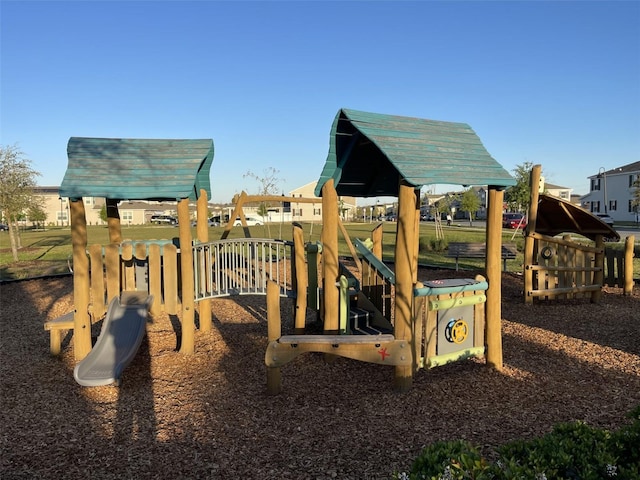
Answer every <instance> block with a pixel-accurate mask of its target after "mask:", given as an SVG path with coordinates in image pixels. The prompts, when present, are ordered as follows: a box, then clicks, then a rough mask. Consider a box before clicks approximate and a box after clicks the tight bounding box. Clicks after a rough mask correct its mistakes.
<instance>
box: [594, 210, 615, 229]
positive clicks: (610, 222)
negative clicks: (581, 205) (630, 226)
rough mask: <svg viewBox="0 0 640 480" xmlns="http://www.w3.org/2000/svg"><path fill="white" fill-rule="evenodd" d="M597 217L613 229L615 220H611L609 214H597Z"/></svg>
mask: <svg viewBox="0 0 640 480" xmlns="http://www.w3.org/2000/svg"><path fill="white" fill-rule="evenodd" d="M596 217H598V218H599V219H600V220H602V221H603V222H604V223H606V224H607V225H609V226H610V227H613V218H611V217H610V216H609V214H608V213H596Z"/></svg>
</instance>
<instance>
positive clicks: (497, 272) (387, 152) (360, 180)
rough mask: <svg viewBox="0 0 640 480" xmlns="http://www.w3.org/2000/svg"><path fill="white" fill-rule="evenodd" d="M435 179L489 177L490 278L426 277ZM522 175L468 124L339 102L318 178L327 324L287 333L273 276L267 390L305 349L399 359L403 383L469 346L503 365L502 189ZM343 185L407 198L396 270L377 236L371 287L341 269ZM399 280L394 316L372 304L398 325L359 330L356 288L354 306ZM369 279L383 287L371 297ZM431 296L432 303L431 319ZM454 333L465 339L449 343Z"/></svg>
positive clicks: (469, 181)
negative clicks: (427, 205)
mask: <svg viewBox="0 0 640 480" xmlns="http://www.w3.org/2000/svg"><path fill="white" fill-rule="evenodd" d="M427 184H460V185H488V186H489V192H488V199H489V202H488V214H487V234H486V240H487V241H486V243H487V245H486V269H485V275H486V277H485V278H481V279H480V278H478V279H467V280H465V281H462V282H455V281H446V280H443V281H442V282H441V283H440V284H429V285H427V284H425V285H422V284H421V283H419V279H418V278H417V258H418V245H419V241H418V240H419V238H418V236H419V220H420V209H419V206H420V203H419V192H420V187H421V186H422V185H427ZM514 184H515V180H514V179H513V178H512V177H511V176H510V175H509V174H508V173H507V172H506V171H505V170H504V169H503V168H502V167H501V166H500V165H499V164H498V163H497V162H496V161H495V160H494V159H493V158H492V157H491V156H490V155H489V154H488V152H487V151H486V150H485V149H484V146H483V145H482V143H481V142H480V140H479V138H478V137H477V136H476V134H475V133H474V132H473V131H472V130H471V128H470V127H469V126H468V125H465V124H457V123H448V122H434V121H429V120H422V119H416V118H408V117H398V116H390V115H379V114H373V113H366V112H358V111H354V110H345V109H342V110H340V111H339V112H338V114H337V115H336V117H335V120H334V122H333V125H332V129H331V135H330V147H329V154H328V156H327V161H326V163H325V166H324V169H323V171H322V174H321V177H320V181H319V182H318V185H317V187H316V195H318V196H321V197H322V219H323V230H322V237H321V245H322V252H321V255H322V261H321V275H320V277H321V279H322V284H321V285H320V286H319V289H320V292H319V294H318V298H319V299H320V309H321V316H322V323H323V332H324V333H323V334H322V335H301V334H298V332H296V334H294V335H282V332H281V326H280V325H281V323H280V312H279V303H278V301H277V296H276V293H277V290H276V289H275V286H271V284H270V286H268V291H267V304H268V311H269V313H268V324H269V327H268V336H269V346H268V348H267V352H266V355H265V363H266V364H267V391H268V392H269V393H271V394H275V393H278V392H279V391H280V390H281V371H280V369H281V367H282V366H283V365H285V364H286V363H287V362H289V361H290V360H291V359H292V358H294V357H296V356H297V355H299V354H300V353H304V352H321V353H326V354H331V355H339V356H345V357H349V358H354V359H358V360H362V361H367V362H373V363H379V364H384V365H392V366H394V371H395V374H394V385H395V388H396V389H397V390H399V391H406V390H408V389H409V388H410V386H411V384H412V379H413V374H414V373H415V371H417V370H418V369H419V368H421V367H423V366H435V365H439V364H442V363H446V362H449V361H453V360H457V359H459V358H466V357H468V356H475V355H482V354H484V355H485V357H486V360H487V363H488V364H489V365H490V366H492V367H494V368H496V369H501V368H502V342H501V333H500V329H501V326H500V323H501V318H500V288H501V287H500V285H501V268H500V267H501V242H502V237H501V233H502V222H501V221H502V200H503V189H504V188H505V187H507V186H510V185H514ZM338 194H339V195H348V196H354V197H372V196H394V197H397V198H398V221H397V231H396V244H395V245H396V246H395V255H394V266H395V272H393V274H391V273H390V270H389V269H388V268H385V267H384V266H383V264H382V262H381V259H382V256H381V251H380V249H381V244H380V243H379V242H378V243H376V241H375V240H372V242H373V246H372V254H371V255H369V254H366V253H365V254H364V255H363V259H364V260H363V261H364V263H366V264H367V269H368V272H367V275H366V277H367V278H368V279H371V278H372V276H371V272H372V271H377V272H378V273H380V278H379V279H378V280H379V281H378V280H376V281H375V282H369V281H367V282H364V281H363V288H362V291H359V290H357V289H354V291H353V292H349V291H348V290H349V289H350V285H351V284H353V285H357V283H356V282H350V280H349V279H348V278H346V276H342V275H341V270H340V265H339V262H338V253H337V251H338V248H337V247H338V228H339V226H340V219H339V216H338V208H337V204H338V202H337V196H338ZM356 244H357V245H358V243H356ZM374 258H375V260H374ZM374 276H376V275H374ZM391 284H393V299H394V303H393V312H392V319H393V321H392V322H391V312H389V314H390V316H389V317H387V316H385V315H383V314H382V313H381V311H380V310H378V309H377V308H376V309H375V310H373V311H371V312H370V313H371V315H372V317H373V319H374V320H376V321H377V323H376V322H373V323H374V326H375V327H380V323H384V322H381V321H380V319H381V317H382V318H385V319H386V320H387V323H388V325H389V326H391V327H392V328H391V329H388V330H387V331H384V330H380V329H377V333H373V334H368V335H356V334H354V333H356V332H355V330H362V329H361V328H360V323H358V324H357V325H358V326H357V327H356V323H355V322H356V318H358V319H359V317H360V315H359V312H358V315H354V316H353V317H351V316H350V317H347V314H346V313H345V311H346V310H347V306H348V305H349V304H350V301H349V300H348V299H349V298H355V299H356V300H355V302H354V303H355V305H354V306H355V307H356V308H357V309H358V310H366V308H363V307H364V306H365V305H364V304H366V303H369V304H371V303H373V301H377V302H378V304H381V303H384V302H386V300H387V298H385V296H384V295H381V294H380V292H381V291H385V290H386V291H389V292H391ZM367 289H368V291H369V292H377V295H373V296H372V299H369V298H367V295H366V293H365V292H366V291H367ZM311 290H312V288H311V286H310V287H309V291H311ZM372 300H373V301H372ZM425 304H427V305H428V312H429V313H428V314H427V318H426V322H424V321H423V312H424V308H423V306H424V305H425ZM341 306H342V308H341ZM385 307H386V306H385ZM385 307H383V308H385ZM376 310H377V311H376ZM389 310H390V307H389ZM368 326H371V323H370V324H369V325H368ZM296 327H298V324H296ZM374 330H376V329H374ZM438 332H439V333H440V335H437V333H438ZM349 333H351V334H349ZM472 333H473V335H472ZM438 337H440V339H438ZM443 337H444V338H445V340H444V341H443V340H442V338H443ZM452 343H453V344H456V345H454V346H451V345H448V344H452ZM443 345H444V346H445V347H447V348H443ZM449 347H451V348H450V349H449Z"/></svg>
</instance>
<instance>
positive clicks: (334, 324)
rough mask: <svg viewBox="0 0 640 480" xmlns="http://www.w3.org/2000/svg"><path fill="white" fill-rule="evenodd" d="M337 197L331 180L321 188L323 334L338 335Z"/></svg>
mask: <svg viewBox="0 0 640 480" xmlns="http://www.w3.org/2000/svg"><path fill="white" fill-rule="evenodd" d="M338 271H339V270H338V195H337V194H336V189H335V188H334V186H333V179H329V180H327V183H325V184H324V185H323V186H322V280H323V285H322V289H323V293H324V333H327V334H337V333H338V301H339V298H338V293H339V292H338V287H336V282H337V281H338Z"/></svg>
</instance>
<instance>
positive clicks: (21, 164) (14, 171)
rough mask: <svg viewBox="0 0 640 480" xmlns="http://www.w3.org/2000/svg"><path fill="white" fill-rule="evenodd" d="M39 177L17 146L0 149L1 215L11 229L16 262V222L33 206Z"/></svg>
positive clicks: (18, 238) (17, 231)
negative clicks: (34, 190) (34, 191)
mask: <svg viewBox="0 0 640 480" xmlns="http://www.w3.org/2000/svg"><path fill="white" fill-rule="evenodd" d="M39 175H40V173H39V172H37V171H36V170H34V169H33V168H32V166H31V160H29V159H27V158H25V156H24V153H23V152H22V151H20V149H19V148H18V147H17V146H16V145H13V146H4V145H0V211H1V212H2V217H3V218H4V219H5V220H6V222H7V225H8V226H9V238H10V242H11V254H12V256H13V260H14V261H16V262H17V261H18V249H19V248H20V231H19V229H18V228H17V224H16V222H17V220H18V218H19V217H21V216H22V217H24V212H26V211H27V210H28V209H29V207H30V206H31V205H32V204H33V201H34V196H33V189H34V187H35V186H36V177H38V176H39Z"/></svg>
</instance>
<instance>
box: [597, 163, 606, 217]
mask: <svg viewBox="0 0 640 480" xmlns="http://www.w3.org/2000/svg"><path fill="white" fill-rule="evenodd" d="M600 179H602V184H603V191H602V192H603V203H604V213H607V173H606V170H605V168H604V167H600V169H599V170H598V180H600Z"/></svg>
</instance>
